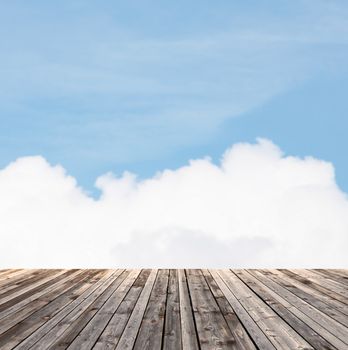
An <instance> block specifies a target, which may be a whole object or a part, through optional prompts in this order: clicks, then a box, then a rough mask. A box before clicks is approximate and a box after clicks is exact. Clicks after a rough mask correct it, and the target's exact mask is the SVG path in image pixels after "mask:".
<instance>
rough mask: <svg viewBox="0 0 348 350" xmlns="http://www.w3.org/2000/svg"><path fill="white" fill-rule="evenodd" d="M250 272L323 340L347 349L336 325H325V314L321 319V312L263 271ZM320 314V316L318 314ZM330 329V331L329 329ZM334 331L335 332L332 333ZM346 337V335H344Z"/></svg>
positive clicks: (338, 347)
mask: <svg viewBox="0 0 348 350" xmlns="http://www.w3.org/2000/svg"><path fill="white" fill-rule="evenodd" d="M249 272H250V273H251V274H252V275H253V276H254V277H256V278H257V279H259V280H260V281H261V282H262V283H263V284H264V285H266V286H267V287H268V288H269V289H271V290H272V291H273V292H274V293H273V294H272V296H273V297H275V298H276V299H277V300H278V301H279V302H280V303H282V304H283V305H284V306H286V307H287V308H288V310H290V311H291V312H292V313H293V314H295V315H296V316H297V317H298V318H300V319H301V320H302V321H304V322H305V323H306V324H308V325H309V326H310V327H311V328H312V329H313V330H315V331H316V332H318V334H320V335H321V336H322V337H323V338H325V339H326V340H327V341H328V342H329V343H330V344H332V345H333V346H335V347H336V348H337V349H342V350H343V349H346V348H347V345H346V344H345V342H343V341H342V340H341V339H340V336H337V334H336V333H335V331H334V328H333V326H334V324H332V323H329V325H327V327H324V325H326V324H327V319H325V316H326V315H324V314H323V316H324V317H323V318H321V317H320V316H321V314H320V311H318V310H316V309H314V308H313V307H311V306H310V305H308V304H307V303H305V302H303V301H302V300H301V299H299V298H298V297H296V296H295V295H294V294H292V293H291V292H289V291H287V290H286V289H285V288H283V287H282V286H280V285H279V284H277V283H276V282H274V281H273V280H272V279H270V278H268V277H267V276H266V275H265V274H263V273H262V272H261V271H256V270H249ZM317 312H318V313H319V314H318V313H317ZM327 328H329V329H327ZM332 331H334V332H333V333H332ZM342 332H343V333H345V332H346V331H345V330H342V328H341V329H340V333H342ZM344 337H345V334H344Z"/></svg>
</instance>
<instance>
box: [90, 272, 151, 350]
mask: <svg viewBox="0 0 348 350" xmlns="http://www.w3.org/2000/svg"><path fill="white" fill-rule="evenodd" d="M150 272H151V270H142V271H141V273H140V275H139V276H138V278H137V279H136V281H135V282H134V283H133V285H132V287H131V289H130V290H129V292H128V293H127V295H126V297H125V298H124V299H123V301H122V303H121V304H120V306H119V307H118V309H117V310H116V312H115V313H114V315H113V316H112V318H111V320H110V322H109V323H108V325H107V326H106V327H105V329H104V331H103V333H102V334H101V335H100V337H99V339H98V340H97V342H96V343H95V345H94V347H93V350H111V349H115V347H116V345H117V344H118V342H119V340H120V338H121V335H122V333H123V330H124V328H125V327H126V324H127V322H128V320H129V317H130V315H131V313H132V311H133V309H134V307H135V304H136V303H137V301H138V298H139V295H140V293H141V291H142V290H143V288H144V286H145V283H146V281H147V279H148V277H149V275H150Z"/></svg>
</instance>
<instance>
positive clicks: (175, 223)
mask: <svg viewBox="0 0 348 350" xmlns="http://www.w3.org/2000/svg"><path fill="white" fill-rule="evenodd" d="M96 186H97V187H98V189H100V191H101V195H100V197H99V198H98V199H94V198H92V197H90V196H89V195H88V194H87V193H86V192H85V191H84V190H83V189H81V188H80V187H79V186H78V184H77V183H76V180H75V179H74V178H73V177H71V176H69V175H67V174H66V172H65V170H64V169H63V168H62V167H61V166H52V165H50V164H49V163H48V162H47V161H46V160H45V159H43V158H42V157H24V158H20V159H17V160H16V161H15V162H13V163H11V164H9V165H8V166H7V167H6V168H4V169H2V170H0V217H1V219H0V235H1V259H0V264H1V267H3V268H4V267H58V266H59V267H73V266H74V267H121V266H122V267H124V266H127V267H136V266H141V267H169V266H170V267H184V266H185V267H198V266H199V267H227V266H231V267H270V266H278V267H281V266H287V267H290V266H291V267H322V266H325V267H347V265H348V255H347V250H348V198H347V195H346V194H345V193H343V192H342V191H341V190H340V189H339V188H338V186H337V184H336V182H335V176H334V169H333V166H332V165H331V164H330V163H328V162H324V161H321V160H318V159H314V158H310V157H308V158H305V159H300V158H296V157H290V156H284V155H283V153H282V152H281V150H280V149H279V148H278V147H277V146H276V145H274V144H273V143H272V142H271V141H268V140H258V142H257V143H256V144H247V143H245V144H243V143H241V144H235V145H233V146H232V147H231V148H230V149H228V150H227V151H226V152H225V154H224V155H223V157H222V159H221V162H220V163H219V164H214V163H213V162H212V161H211V160H210V159H209V158H205V159H198V160H192V161H190V162H189V164H188V165H186V166H183V167H181V168H179V169H176V170H165V171H163V172H160V173H158V174H157V175H156V176H154V177H153V178H149V179H146V180H138V179H137V178H136V176H135V175H133V174H130V173H124V174H123V175H122V176H121V177H115V176H114V175H113V174H106V175H103V176H101V177H99V178H98V179H97V181H96Z"/></svg>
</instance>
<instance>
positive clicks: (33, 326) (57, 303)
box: [0, 271, 95, 349]
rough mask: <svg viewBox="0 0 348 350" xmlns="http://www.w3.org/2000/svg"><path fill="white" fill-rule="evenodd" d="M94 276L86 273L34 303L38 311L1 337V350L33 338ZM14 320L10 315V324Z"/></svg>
mask: <svg viewBox="0 0 348 350" xmlns="http://www.w3.org/2000/svg"><path fill="white" fill-rule="evenodd" d="M92 274H93V272H91V271H85V272H83V273H82V275H78V276H77V277H75V279H73V280H71V281H67V282H66V283H64V284H63V285H62V286H60V288H58V289H57V290H55V291H52V292H51V293H49V294H48V295H45V297H44V298H43V300H41V298H40V299H39V300H37V301H34V302H33V303H34V304H36V305H39V307H38V308H37V311H35V312H34V313H32V314H31V315H30V316H28V317H27V318H25V319H24V320H22V321H20V322H19V323H17V324H16V325H15V326H13V327H12V328H10V329H9V330H8V331H7V332H6V333H4V334H2V335H1V336H0V348H1V349H12V347H13V346H14V345H17V344H19V343H20V342H21V341H23V340H24V339H25V338H27V337H28V336H31V334H32V333H34V332H35V331H36V330H37V329H39V328H40V327H41V326H42V325H44V324H45V323H46V322H47V321H48V320H50V318H52V317H53V316H54V315H55V314H56V313H58V312H59V311H60V310H61V309H62V308H64V307H66V306H67V305H68V304H69V303H70V302H72V300H73V299H74V298H75V297H76V296H78V295H79V294H80V292H82V291H83V290H84V289H85V288H87V287H88V283H84V282H85V281H86V279H87V278H88V281H89V283H91V282H90V281H92V280H93V278H90V277H92ZM94 274H95V273H94ZM43 301H44V302H47V304H46V305H45V306H42V304H41V303H42V302H43ZM40 305H41V307H40ZM24 311H25V309H24ZM13 319H14V316H13V315H10V318H9V320H10V322H12V320H13Z"/></svg>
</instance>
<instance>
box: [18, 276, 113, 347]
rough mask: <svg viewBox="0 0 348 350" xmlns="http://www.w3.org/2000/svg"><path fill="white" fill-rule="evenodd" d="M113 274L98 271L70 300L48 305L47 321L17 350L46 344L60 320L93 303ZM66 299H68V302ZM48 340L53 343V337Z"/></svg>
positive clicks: (64, 297)
mask: <svg viewBox="0 0 348 350" xmlns="http://www.w3.org/2000/svg"><path fill="white" fill-rule="evenodd" d="M115 273H118V272H117V271H116V272H115V271H112V270H107V271H100V272H99V274H98V276H97V277H96V279H91V280H90V281H88V280H87V281H86V283H85V284H83V285H82V286H81V287H80V289H78V290H77V292H76V293H75V294H74V295H73V296H72V298H71V296H63V298H61V299H60V300H58V301H59V304H58V306H55V305H54V304H53V303H52V304H51V305H49V306H50V307H51V308H52V309H53V313H52V310H51V309H48V310H46V313H47V317H48V320H47V321H46V322H45V324H44V325H43V326H42V327H40V328H39V329H38V330H37V331H35V332H34V333H32V334H31V335H30V336H29V337H27V338H26V339H25V340H24V341H23V342H22V343H21V344H19V346H18V349H21V350H24V349H25V350H27V349H30V348H31V347H34V345H35V346H42V347H44V345H45V344H46V343H45V339H44V337H45V336H47V335H48V334H49V332H50V331H51V330H52V328H54V327H55V326H56V325H57V324H59V322H60V321H61V320H63V319H64V318H65V317H66V316H67V315H69V314H70V313H71V312H73V311H74V310H75V309H76V308H78V307H79V308H80V309H81V308H83V307H85V304H87V303H89V302H93V300H94V298H96V297H97V296H96V294H98V293H102V292H103V291H104V290H105V289H106V288H107V287H108V286H109V285H110V284H111V283H112V282H113V280H114V274H115ZM96 291H97V292H96ZM66 298H68V300H67V299H66ZM69 301H70V302H69ZM64 304H65V305H64ZM62 306H63V308H62ZM56 308H58V310H59V311H58V312H56ZM75 312H76V311H75ZM51 313H52V314H51ZM51 335H52V334H51ZM50 340H51V342H53V341H54V340H55V337H54V336H53V337H52V338H51V339H50Z"/></svg>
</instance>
